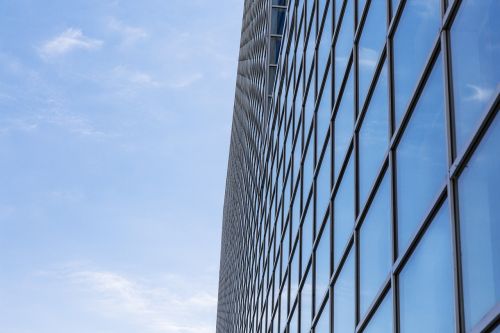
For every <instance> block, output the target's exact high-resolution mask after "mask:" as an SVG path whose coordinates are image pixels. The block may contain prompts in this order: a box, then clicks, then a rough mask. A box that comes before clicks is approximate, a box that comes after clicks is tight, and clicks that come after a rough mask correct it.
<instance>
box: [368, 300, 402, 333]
mask: <svg viewBox="0 0 500 333" xmlns="http://www.w3.org/2000/svg"><path fill="white" fill-rule="evenodd" d="M391 332H394V326H393V320H392V293H391V291H390V290H389V292H388V293H387V295H385V297H384V300H383V301H382V303H380V305H379V306H378V308H377V312H375V314H374V315H373V317H371V318H370V321H369V322H368V325H366V327H365V329H364V330H363V333H391Z"/></svg>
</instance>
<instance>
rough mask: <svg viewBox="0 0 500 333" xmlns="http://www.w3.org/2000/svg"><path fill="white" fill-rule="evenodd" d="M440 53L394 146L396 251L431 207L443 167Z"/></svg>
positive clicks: (443, 126)
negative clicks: (408, 120)
mask: <svg viewBox="0 0 500 333" xmlns="http://www.w3.org/2000/svg"><path fill="white" fill-rule="evenodd" d="M445 133H446V131H445V124H444V102H443V81H442V70H441V57H439V58H438V59H437V61H436V64H435V65H434V69H433V71H432V73H431V75H430V77H429V78H428V80H427V84H426V87H425V88H424V91H423V92H422V95H421V96H420V99H419V101H418V103H417V106H416V107H415V110H414V111H413V114H412V117H411V119H410V122H409V123H408V127H407V128H406V130H405V133H404V134H403V138H402V139H401V142H400V143H399V145H398V148H397V150H396V158H397V165H396V167H397V168H396V170H397V188H398V190H397V199H398V201H397V205H398V249H399V253H401V251H402V250H403V249H404V248H405V247H406V246H407V245H408V241H409V239H410V236H411V235H412V234H413V233H414V232H415V229H416V227H417V226H418V225H419V224H420V222H421V221H422V220H423V219H424V218H425V214H426V213H427V211H428V210H429V209H430V208H431V206H432V204H433V202H432V200H434V199H435V198H436V195H437V193H438V190H439V187H440V186H441V185H442V184H443V183H444V181H445V177H446V171H447V165H446V163H447V162H446V161H447V160H446V137H445Z"/></svg>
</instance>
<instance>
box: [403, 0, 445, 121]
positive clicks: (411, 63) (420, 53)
mask: <svg viewBox="0 0 500 333" xmlns="http://www.w3.org/2000/svg"><path fill="white" fill-rule="evenodd" d="M440 2H441V1H440V0H426V1H422V0H409V1H407V2H406V4H405V8H404V11H403V15H402V17H401V19H400V21H399V24H398V27H397V30H396V33H395V35H394V83H395V85H394V91H395V96H394V107H395V117H396V124H399V122H400V121H401V118H402V116H403V114H404V112H405V108H406V106H407V105H408V101H409V100H410V97H411V93H412V92H413V90H414V89H415V86H416V84H417V80H418V78H419V75H420V74H421V73H422V70H423V69H424V65H425V62H426V60H427V58H428V56H429V53H430V51H431V49H432V46H433V42H434V41H435V40H436V38H437V36H438V32H439V26H440V24H441V3H440Z"/></svg>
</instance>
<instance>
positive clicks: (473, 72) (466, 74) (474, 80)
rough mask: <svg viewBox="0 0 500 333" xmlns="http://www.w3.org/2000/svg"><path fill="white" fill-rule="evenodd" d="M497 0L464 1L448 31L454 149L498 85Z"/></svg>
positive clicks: (462, 144) (460, 147)
mask: <svg viewBox="0 0 500 333" xmlns="http://www.w3.org/2000/svg"><path fill="white" fill-rule="evenodd" d="M498 13H500V2H499V1H498V0H481V1H475V0H464V1H462V3H461V5H460V9H459V11H458V13H457V17H456V18H455V21H454V23H453V26H452V28H451V32H450V38H451V48H452V64H453V92H454V97H455V125H456V138H457V150H458V151H459V152H460V151H462V150H463V149H464V148H465V144H466V143H467V142H468V141H469V140H470V139H471V136H472V131H473V130H475V128H476V127H477V125H478V122H479V120H480V119H481V116H482V115H483V114H484V113H485V111H486V108H487V107H488V106H489V104H490V103H491V102H492V100H493V99H494V98H495V96H496V93H497V92H498V89H499V88H500V66H498V59H500V33H499V32H500V20H499V19H498Z"/></svg>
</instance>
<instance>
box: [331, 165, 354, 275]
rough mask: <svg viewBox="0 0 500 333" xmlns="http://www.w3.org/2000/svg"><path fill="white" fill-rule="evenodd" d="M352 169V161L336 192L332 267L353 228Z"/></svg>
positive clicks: (340, 254) (337, 261)
mask: <svg viewBox="0 0 500 333" xmlns="http://www.w3.org/2000/svg"><path fill="white" fill-rule="evenodd" d="M354 214H355V212H354V167H353V163H352V159H351V160H350V161H349V164H348V165H347V169H346V170H345V173H344V175H343V176H342V183H341V184H340V187H339V189H338V191H337V194H336V196H335V201H334V208H333V247H334V250H333V255H334V260H333V264H334V267H337V266H338V264H339V261H340V258H341V257H342V251H343V250H344V248H345V246H346V244H347V241H348V240H349V236H350V235H351V232H352V229H353V227H354V218H355V216H354Z"/></svg>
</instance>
